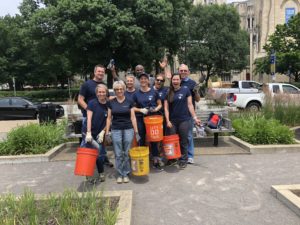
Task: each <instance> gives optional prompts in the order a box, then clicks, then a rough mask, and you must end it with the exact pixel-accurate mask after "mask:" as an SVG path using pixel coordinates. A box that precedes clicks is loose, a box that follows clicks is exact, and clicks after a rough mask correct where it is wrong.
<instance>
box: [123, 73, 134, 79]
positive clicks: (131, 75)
mask: <svg viewBox="0 0 300 225" xmlns="http://www.w3.org/2000/svg"><path fill="white" fill-rule="evenodd" d="M125 77H126V78H127V77H128V78H132V79H133V80H135V76H134V75H133V74H126V76H125Z"/></svg>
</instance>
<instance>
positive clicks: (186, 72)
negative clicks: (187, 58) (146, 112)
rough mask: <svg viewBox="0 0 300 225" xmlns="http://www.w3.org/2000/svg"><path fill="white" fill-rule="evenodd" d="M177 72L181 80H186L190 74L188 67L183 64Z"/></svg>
mask: <svg viewBox="0 0 300 225" xmlns="http://www.w3.org/2000/svg"><path fill="white" fill-rule="evenodd" d="M178 72H179V74H180V77H181V79H184V78H186V77H187V76H188V75H189V74H190V71H189V67H188V66H187V65H185V64H181V65H180V66H179V69H178Z"/></svg>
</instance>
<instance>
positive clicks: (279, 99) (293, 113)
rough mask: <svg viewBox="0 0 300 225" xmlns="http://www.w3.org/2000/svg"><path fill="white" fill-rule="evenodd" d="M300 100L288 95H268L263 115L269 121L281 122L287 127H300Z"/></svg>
mask: <svg viewBox="0 0 300 225" xmlns="http://www.w3.org/2000/svg"><path fill="white" fill-rule="evenodd" d="M299 112H300V100H299V99H297V98H294V97H291V96H287V95H280V94H277V95H276V96H274V97H271V96H269V95H266V97H265V104H264V107H263V108H262V114H263V115H264V116H265V117H266V118H267V119H271V118H273V119H276V120H279V121H280V122H281V123H282V124H285V125H287V126H298V125H300V113H299Z"/></svg>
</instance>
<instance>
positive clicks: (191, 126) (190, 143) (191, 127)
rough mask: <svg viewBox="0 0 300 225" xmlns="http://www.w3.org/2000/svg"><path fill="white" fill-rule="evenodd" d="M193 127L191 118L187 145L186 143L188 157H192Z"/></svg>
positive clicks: (193, 150)
mask: <svg viewBox="0 0 300 225" xmlns="http://www.w3.org/2000/svg"><path fill="white" fill-rule="evenodd" d="M193 128H194V120H193V118H192V119H191V120H190V128H189V134H188V139H189V145H188V158H192V159H193V158H194V152H195V149H194V137H193Z"/></svg>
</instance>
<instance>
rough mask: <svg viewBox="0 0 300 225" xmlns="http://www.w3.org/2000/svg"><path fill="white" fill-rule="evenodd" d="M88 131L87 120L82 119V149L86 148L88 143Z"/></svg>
mask: <svg viewBox="0 0 300 225" xmlns="http://www.w3.org/2000/svg"><path fill="white" fill-rule="evenodd" d="M86 130H87V118H86V117H82V127H81V138H82V139H81V143H80V147H85V145H86V142H85V136H86Z"/></svg>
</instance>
